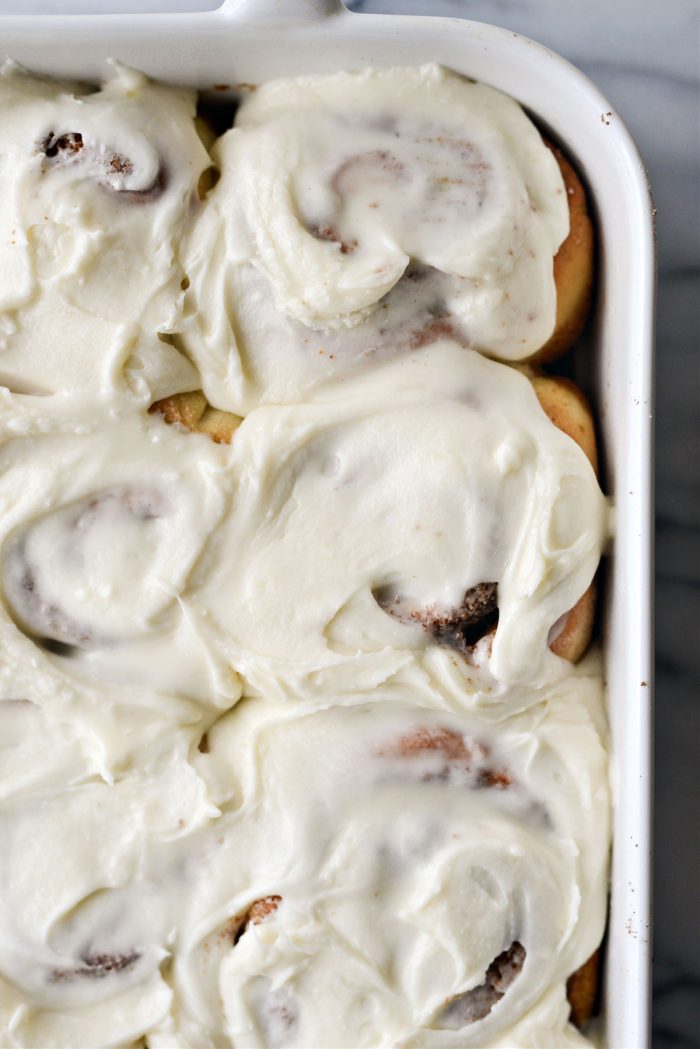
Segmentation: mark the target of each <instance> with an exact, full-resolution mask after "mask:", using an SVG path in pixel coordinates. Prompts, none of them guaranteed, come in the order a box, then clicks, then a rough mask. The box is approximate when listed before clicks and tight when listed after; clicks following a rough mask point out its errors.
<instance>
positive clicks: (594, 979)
mask: <svg viewBox="0 0 700 1049" xmlns="http://www.w3.org/2000/svg"><path fill="white" fill-rule="evenodd" d="M599 971H600V948H598V950H597V951H594V952H593V954H592V955H591V956H590V958H589V959H588V961H587V962H584V963H583V965H582V966H581V968H580V969H577V970H576V972H575V973H572V975H571V976H570V977H569V979H568V980H567V981H566V997H567V998H568V1000H569V1005H570V1006H571V1014H570V1020H571V1022H572V1024H574V1025H575V1026H576V1027H578V1029H579V1030H581V1029H582V1028H583V1027H585V1026H586V1024H587V1023H588V1021H589V1020H590V1018H591V1016H592V1015H593V1009H594V1007H595V1002H596V997H597V994H598V976H599Z"/></svg>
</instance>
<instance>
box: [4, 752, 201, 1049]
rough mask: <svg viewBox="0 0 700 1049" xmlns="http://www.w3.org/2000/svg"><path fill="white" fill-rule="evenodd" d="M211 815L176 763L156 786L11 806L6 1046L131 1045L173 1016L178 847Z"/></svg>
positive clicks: (52, 796) (104, 789) (148, 780)
mask: <svg viewBox="0 0 700 1049" xmlns="http://www.w3.org/2000/svg"><path fill="white" fill-rule="evenodd" d="M78 768H79V765H78V764H76V765H75V770H76V771H77V770H78ZM210 816H211V809H210V806H208V804H207V802H206V798H205V796H204V792H203V790H202V784H201V781H200V780H199V779H198V777H197V776H196V775H195V773H194V771H193V770H192V768H191V767H190V766H189V765H188V764H187V763H186V762H184V761H178V760H177V759H174V758H171V760H170V763H169V765H168V766H167V767H166V768H165V769H164V770H162V771H159V772H158V773H156V774H152V775H151V776H149V777H144V776H142V775H137V774H133V773H132V774H130V775H127V776H126V778H124V779H122V781H121V782H119V783H117V784H111V785H110V784H107V783H103V782H99V781H95V780H93V781H89V780H88V781H87V782H83V783H82V784H77V785H74V786H73V787H72V788H71V789H58V790H55V789H54V790H53V791H51V792H46V793H44V792H42V791H38V792H34V793H32V794H30V795H29V796H27V797H26V798H24V799H22V800H21V801H15V803H14V804H13V806H12V807H5V808H3V810H2V812H0V834H1V836H2V842H3V848H2V854H1V855H0V878H1V880H2V885H3V892H2V897H1V898H0V1025H2V1029H3V1030H4V1031H5V1041H6V1044H10V1045H13V1046H26V1047H35V1049H39V1047H44V1049H46V1047H65V1049H72V1047H74V1046H76V1045H100V1046H105V1047H107V1046H122V1045H128V1044H131V1043H132V1042H133V1041H135V1040H136V1039H138V1038H140V1037H141V1036H142V1035H144V1034H145V1033H146V1032H147V1031H148V1030H149V1029H150V1028H151V1027H153V1026H155V1025H156V1024H157V1023H158V1022H159V1021H160V1020H161V1019H162V1017H163V1016H165V1015H167V1013H168V1010H169V1008H170V1005H171V1001H172V992H171V989H170V987H169V986H168V983H167V981H166V980H165V979H164V977H163V975H162V974H161V966H162V965H163V962H164V961H165V959H166V958H167V956H168V953H169V951H168V944H169V941H171V939H172V933H171V930H172V929H173V927H174V922H175V915H176V911H177V908H176V906H175V899H176V895H174V894H176V893H177V888H178V886H179V885H180V884H181V882H182V873H181V865H180V864H178V862H177V848H178V842H179V840H180V839H184V838H186V837H187V836H188V835H192V834H193V833H194V832H195V831H196V830H197V829H198V828H199V827H201V826H202V825H203V824H205V823H206V821H207V819H208V818H209V817H210Z"/></svg>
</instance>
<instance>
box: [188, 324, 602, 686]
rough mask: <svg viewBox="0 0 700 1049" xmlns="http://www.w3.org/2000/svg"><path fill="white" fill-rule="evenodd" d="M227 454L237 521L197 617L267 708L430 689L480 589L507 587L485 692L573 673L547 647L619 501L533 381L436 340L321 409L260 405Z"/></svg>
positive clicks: (475, 657)
mask: <svg viewBox="0 0 700 1049" xmlns="http://www.w3.org/2000/svg"><path fill="white" fill-rule="evenodd" d="M232 453H233V462H234V463H235V468H236V471H237V473H238V478H239V480H238V487H237V491H236V496H235V506H234V510H233V512H232V513H231V514H230V515H229V516H228V518H227V520H226V521H225V522H224V523H223V525H222V527H221V529H220V530H219V532H218V533H217V535H216V537H215V540H214V544H213V548H212V557H211V559H210V564H211V571H210V572H209V574H208V578H207V579H206V581H205V582H204V583H203V586H202V589H201V592H199V593H197V594H196V595H195V602H196V603H197V604H198V605H199V606H200V607H204V608H206V609H207V610H208V611H209V612H210V613H211V614H212V616H213V618H214V621H215V622H216V624H217V625H218V626H219V628H220V631H221V635H222V647H223V650H224V651H226V652H227V653H228V655H229V658H231V660H232V661H233V662H234V664H235V666H236V668H237V669H238V670H239V672H240V673H241V674H242V675H243V676H244V677H245V679H246V681H248V682H249V684H250V685H253V686H255V687H256V688H257V689H258V690H259V691H260V692H261V693H262V694H269V690H270V688H271V687H272V682H277V683H278V687H279V688H280V690H281V693H282V694H295V693H300V694H304V693H305V692H307V691H308V690H309V689H318V690H320V691H321V692H323V691H324V690H327V689H329V688H330V689H331V690H333V689H335V690H338V691H344V692H345V691H352V690H353V689H354V688H363V687H366V685H367V684H369V683H370V682H371V683H373V684H375V685H376V684H379V683H381V682H382V681H385V680H387V679H389V678H391V677H392V676H393V675H395V674H397V673H399V672H400V671H405V672H406V673H409V672H411V667H412V668H413V671H414V673H413V674H412V677H411V680H412V681H420V680H423V681H426V670H427V667H426V666H425V660H426V658H427V659H428V660H431V659H432V658H433V657H434V652H433V649H434V647H435V646H434V632H431V629H430V625H431V621H434V620H435V619H436V617H440V616H448V617H449V616H450V614H454V613H456V610H458V609H459V607H460V605H461V604H462V601H463V599H464V595H465V592H467V591H469V590H470V589H471V588H473V587H475V586H477V585H478V584H481V583H496V584H498V597H497V600H498V608H499V619H498V628H497V630H496V634H495V637H494V640H493V646H492V652H491V654H490V657H487V654H486V653H476V654H474V653H472V662H474V661H476V662H481V663H484V664H485V670H486V672H487V677H483V675H482V677H481V687H483V686H484V684H485V683H486V682H487V683H488V685H489V687H494V685H495V684H497V683H499V684H501V685H503V684H519V683H527V684H536V683H538V682H541V681H544V680H546V679H548V678H549V679H551V677H552V676H553V675H556V674H559V673H561V672H562V666H563V661H562V660H560V659H559V658H558V657H556V656H554V655H553V654H552V653H551V652H549V651H548V649H547V637H548V634H549V631H550V629H551V627H552V626H553V625H554V624H555V623H556V622H557V620H558V619H559V617H560V616H562V615H563V614H564V613H565V612H567V611H568V610H569V609H571V608H572V607H573V606H574V604H575V603H576V601H577V600H578V599H579V597H580V596H581V595H582V593H583V592H584V591H585V590H586V588H587V587H588V585H589V583H590V581H591V579H592V578H593V575H594V573H595V570H596V567H597V564H598V560H599V557H600V552H601V547H602V544H603V542H604V540H605V536H606V531H607V506H606V502H605V499H604V498H603V495H602V493H601V492H600V489H599V487H598V483H597V481H596V478H595V475H594V473H593V470H592V468H591V466H590V463H589V462H588V460H587V459H586V457H585V455H584V454H583V452H582V451H581V450H580V448H579V447H578V446H577V445H576V444H575V443H574V442H573V441H572V440H571V439H570V438H569V437H567V436H566V435H565V434H563V433H562V432H561V431H560V430H558V429H557V428H556V427H555V426H554V425H553V424H552V423H551V422H550V421H549V420H548V419H547V417H546V416H545V414H544V412H543V411H542V408H541V407H540V405H539V403H538V401H537V398H536V396H535V394H534V391H533V389H532V386H531V385H530V383H529V382H528V380H527V379H526V378H525V377H524V376H522V375H520V374H518V373H517V372H516V371H514V370H513V369H511V368H508V367H506V366H504V365H502V364H496V363H494V362H492V361H489V360H487V359H485V358H484V357H482V356H481V355H479V354H477V353H475V352H473V351H465V350H463V349H462V348H460V347H458V346H456V345H454V344H452V343H446V342H443V343H436V344H435V345H434V346H431V347H427V348H425V349H424V350H422V351H420V352H417V353H414V354H411V355H410V356H408V357H402V358H398V359H396V360H395V361H392V362H390V363H389V364H387V365H386V366H385V367H384V368H382V369H376V370H372V371H371V372H370V373H369V374H367V375H364V376H362V377H358V378H357V379H356V380H355V381H353V382H349V381H346V382H344V383H342V384H338V386H336V387H333V388H330V389H328V390H327V391H326V393H325V394H324V395H323V396H321V395H319V396H317V397H316V399H315V400H314V401H313V402H311V403H307V404H303V405H297V406H290V407H288V408H284V407H270V408H259V409H256V410H255V411H253V412H251V413H250V414H249V415H248V416H247V417H246V419H245V420H244V422H243V424H242V425H241V427H240V428H239V429H238V431H237V433H236V438H235V441H234V444H233V449H232ZM233 551H245V556H244V557H239V556H235V555H233V556H232V552H233ZM280 580H284V585H279V581H280ZM386 595H388V597H387V596H386ZM392 611H396V612H397V613H398V614H393V615H392V614H390V613H391V612H392ZM457 618H458V617H457ZM421 623H423V624H424V625H421ZM468 648H469V646H465V650H466V649H468ZM480 656H481V657H482V658H479V657H480ZM455 658H456V657H455V656H454V654H453V653H451V652H448V651H444V650H443V662H444V661H448V662H454V660H455ZM459 662H460V663H461V664H462V665H464V661H463V660H462V659H461V658H460V659H459ZM421 668H422V669H421ZM426 687H428V688H429V687H430V685H429V684H426ZM474 687H475V686H474V685H472V686H471V687H468V690H469V691H474Z"/></svg>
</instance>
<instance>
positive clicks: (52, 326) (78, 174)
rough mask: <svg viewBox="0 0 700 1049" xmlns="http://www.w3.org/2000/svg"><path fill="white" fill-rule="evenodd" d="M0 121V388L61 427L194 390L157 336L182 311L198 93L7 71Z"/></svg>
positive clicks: (200, 166) (133, 81) (199, 167)
mask: <svg viewBox="0 0 700 1049" xmlns="http://www.w3.org/2000/svg"><path fill="white" fill-rule="evenodd" d="M0 113H1V114H2V116H0V124H1V125H2V135H0V141H1V142H2V143H3V145H2V146H0V159H1V160H2V163H1V164H0V187H1V188H2V197H3V205H2V209H1V211H0V233H1V234H2V235H1V236H0V262H1V263H2V271H3V274H4V279H3V287H2V290H1V291H0V385H2V386H6V387H8V388H9V389H10V390H11V391H13V392H15V393H19V394H30V395H34V396H43V397H45V398H48V397H52V406H53V407H54V409H55V410H57V411H62V412H63V414H65V413H66V412H67V410H68V408H69V407H72V410H78V411H79V410H82V411H84V412H86V413H89V412H91V411H93V410H94V400H95V398H96V397H101V398H102V399H110V400H112V401H113V402H114V401H115V400H119V399H120V398H123V397H125V396H127V397H128V396H129V395H132V394H133V393H136V394H137V395H139V396H143V397H148V396H149V395H150V397H151V399H153V398H154V397H158V396H162V395H163V394H164V393H166V392H171V391H174V392H177V391H180V390H186V389H188V388H189V389H191V388H192V385H193V384H196V372H195V371H194V369H193V367H192V365H191V364H190V363H189V362H188V361H186V359H185V358H184V357H183V356H182V354H181V353H180V352H179V351H178V350H177V349H176V348H175V347H173V346H172V345H169V344H168V343H167V342H163V341H161V340H159V339H158V333H159V332H167V331H170V330H171V329H172V327H173V326H174V325H175V323H176V320H177V318H178V316H179V313H180V310H181V305H182V294H183V293H182V290H181V282H182V281H183V278H184V276H185V274H184V270H183V266H182V261H181V253H180V241H181V238H182V235H183V233H184V230H185V227H186V225H187V224H188V222H189V221H190V220H191V217H192V208H193V205H194V202H195V200H196V199H197V193H196V190H197V183H198V180H199V177H200V175H201V173H202V172H203V171H204V170H205V168H206V167H207V166H208V165H209V157H208V155H207V153H206V151H205V149H204V147H203V145H202V143H201V141H200V138H199V136H198V134H197V132H196V130H195V125H194V117H195V95H194V92H192V91H187V90H181V89H177V88H171V87H167V86H165V85H160V84H154V83H152V82H150V81H148V80H147V78H146V77H144V76H142V75H141V74H139V73H136V72H134V71H132V70H127V69H125V68H124V67H121V66H118V65H117V66H115V67H114V71H113V77H112V79H111V80H110V81H109V82H108V83H106V84H105V85H103V86H102V88H101V89H100V90H97V91H93V92H86V90H85V89H84V88H83V89H82V90H81V89H79V88H76V87H75V86H72V85H68V84H59V83H54V82H51V81H49V80H44V79H38V78H34V77H31V76H29V75H28V74H26V73H24V72H23V71H22V70H20V69H18V68H17V67H14V66H8V67H6V68H5V69H4V71H3V74H2V76H0ZM193 380H194V383H193ZM41 410H42V411H44V410H47V408H46V406H42V409H41Z"/></svg>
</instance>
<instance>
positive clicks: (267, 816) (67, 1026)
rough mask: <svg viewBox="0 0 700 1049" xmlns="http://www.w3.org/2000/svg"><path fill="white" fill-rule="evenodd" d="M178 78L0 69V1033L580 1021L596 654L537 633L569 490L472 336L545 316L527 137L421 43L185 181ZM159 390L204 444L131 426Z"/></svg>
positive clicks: (555, 441) (566, 605) (498, 1030)
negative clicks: (167, 82)
mask: <svg viewBox="0 0 700 1049" xmlns="http://www.w3.org/2000/svg"><path fill="white" fill-rule="evenodd" d="M194 105H195V97H194V93H193V92H190V91H182V90H178V89H174V88H169V87H165V86H162V85H156V84H152V83H150V82H148V81H147V80H146V79H145V78H144V77H142V76H141V75H140V74H137V73H133V72H131V71H128V70H124V69H122V68H120V67H117V69H116V75H115V76H114V78H113V79H112V80H111V81H110V82H109V83H108V84H107V85H105V86H104V87H103V88H101V89H100V90H99V91H95V92H93V93H89V92H87V91H86V90H84V89H82V88H79V87H76V86H72V87H69V86H67V85H59V84H54V83H50V82H48V81H44V80H39V79H36V78H32V77H30V76H28V75H27V74H25V73H23V72H21V71H19V70H17V69H16V68H14V67H11V68H8V69H6V70H5V71H4V73H3V75H2V77H0V131H2V134H1V135H0V189H1V190H2V193H0V263H1V264H2V266H3V273H4V277H5V280H4V283H3V287H2V290H1V291H0V384H1V385H2V386H3V387H4V389H3V390H2V391H0V653H1V656H2V658H1V659H0V773H1V775H0V784H2V787H1V789H0V843H1V847H0V885H2V893H0V1030H2V1041H3V1044H6V1045H8V1046H13V1047H18V1049H19V1047H33V1049H48V1047H57V1049H58V1047H65V1049H68V1047H70V1049H74V1047H76V1046H84V1047H88V1046H91V1047H92V1046H98V1045H99V1046H103V1047H107V1046H114V1047H115V1049H116V1047H120V1046H121V1047H124V1046H129V1045H134V1044H135V1043H138V1044H141V1042H140V1041H139V1040H140V1039H145V1040H146V1044H147V1045H148V1046H149V1049H166V1047H167V1049H174V1047H181V1049H192V1047H194V1046H196V1047H197V1049H204V1047H209V1049H214V1047H220V1046H230V1047H233V1046H236V1047H240V1046H269V1047H270V1049H272V1047H274V1046H280V1047H282V1046H284V1047H290V1049H291V1047H294V1046H318V1047H321V1046H323V1047H328V1046H332V1045H348V1044H352V1045H358V1046H361V1045H362V1046H368V1047H369V1046H416V1047H418V1046H425V1047H428V1046H430V1047H433V1046H434V1047H436V1049H438V1047H442V1046H445V1047H449V1046H467V1045H469V1046H471V1045H477V1044H478V1045H489V1046H494V1047H497V1046H506V1045H509V1046H510V1045H514V1044H517V1045H519V1046H545V1045H552V1046H554V1045H556V1046H563V1045H570V1046H580V1045H584V1044H587V1043H586V1042H585V1040H584V1039H583V1038H582V1037H580V1036H579V1035H578V1034H577V1033H576V1032H575V1031H574V1029H573V1028H572V1027H571V1026H570V1025H569V1024H568V1023H567V1016H568V1009H567V1004H566V1000H565V981H566V979H567V977H568V975H569V974H570V973H572V972H573V971H574V970H575V969H576V968H577V967H578V966H580V964H581V963H582V962H584V961H585V960H586V958H587V957H588V956H589V955H590V954H591V952H592V951H593V950H594V948H595V947H596V945H597V944H598V943H599V941H600V937H601V935H602V930H603V924H604V912H605V871H606V861H607V847H608V833H609V828H608V822H609V821H608V791H607V763H606V754H605V743H606V739H605V720H604V716H603V709H602V696H601V675H600V668H599V666H598V663H597V660H596V659H595V657H589V658H588V659H587V660H586V661H585V662H584V664H582V665H581V666H580V667H578V668H576V669H574V668H572V667H571V666H570V665H569V664H567V663H565V662H564V661H563V660H560V659H558V658H557V657H556V656H554V655H553V654H552V653H551V652H550V651H549V649H548V647H547V643H548V638H549V633H550V630H551V628H552V627H553V626H554V624H555V623H557V622H558V621H559V620H560V618H561V616H562V615H564V614H565V613H566V612H567V611H568V610H569V609H570V608H571V607H572V606H573V605H574V604H575V603H576V601H577V600H578V598H579V597H580V596H581V595H582V594H583V592H584V591H585V590H586V588H587V587H588V585H589V583H590V581H591V579H592V577H593V575H594V572H595V569H596V566H597V563H598V559H599V556H600V553H601V548H602V545H603V543H604V541H605V538H606V534H607V505H606V502H605V499H604V497H603V495H602V493H601V491H600V488H599V486H598V483H597V481H596V478H595V476H594V473H593V470H592V468H591V466H590V464H589V463H588V461H587V459H586V458H585V456H584V454H583V453H582V452H581V450H580V449H579V448H578V446H577V445H576V444H574V442H573V441H571V440H570V439H569V438H568V437H566V436H565V435H564V434H563V433H562V432H561V431H559V430H558V429H556V427H554V426H553V425H552V424H551V423H550V422H549V420H548V419H547V418H546V416H545V415H544V413H543V411H542V409H541V408H540V406H539V404H538V402H537V399H536V396H535V394H534V391H533V389H532V386H531V384H530V383H529V382H528V380H527V379H526V378H525V376H523V375H521V374H519V373H518V372H517V371H516V370H514V369H512V368H510V367H507V366H506V365H504V364H497V363H494V362H493V361H490V360H488V359H486V357H484V356H482V355H480V354H479V353H478V352H475V350H483V351H485V352H486V353H488V354H493V355H502V356H504V357H507V358H517V357H520V356H524V355H527V354H529V353H530V352H531V351H532V350H533V349H535V348H537V345H539V344H540V343H541V342H542V341H544V339H546V337H547V335H548V334H549V331H550V330H551V326H552V323H553V316H554V314H553V310H554V298H553V296H554V289H553V283H552V273H551V268H552V257H553V255H554V253H555V251H556V250H557V247H558V245H559V243H560V242H561V240H562V238H563V237H564V235H565V233H566V205H565V201H564V198H563V187H562V185H561V179H560V177H559V175H558V172H557V169H556V165H555V163H554V161H553V160H552V158H551V156H550V154H549V153H548V151H547V150H546V148H545V147H544V146H543V145H542V142H541V140H540V138H539V135H538V133H537V132H536V130H535V129H534V127H533V126H532V125H531V124H530V122H529V121H528V120H527V118H526V117H525V116H524V114H523V113H522V112H521V110H520V109H519V108H518V107H517V105H516V104H515V103H514V102H513V101H512V100H510V99H507V98H505V97H504V96H502V95H500V94H499V93H497V92H495V91H493V90H492V89H490V88H486V87H484V86H481V85H475V84H470V83H468V82H467V81H465V80H463V79H461V78H459V77H457V76H456V75H455V74H451V73H449V72H447V71H445V70H441V69H438V68H437V67H435V66H426V67H422V68H420V69H403V70H387V71H382V72H379V71H374V72H368V73H363V74H359V75H351V74H341V75H339V76H337V77H329V78H319V77H310V78H301V79H299V80H297V81H283V82H282V81H281V82H276V83H272V84H269V85H266V86H264V87H262V88H260V89H259V90H258V91H256V92H255V93H254V94H253V96H252V97H251V98H250V99H249V100H248V101H246V103H245V104H244V105H243V106H242V107H241V109H240V110H239V112H238V114H237V118H236V127H235V128H234V130H233V131H232V132H230V133H229V134H227V135H225V136H224V137H223V139H222V140H221V142H220V143H219V146H218V147H217V149H216V150H215V157H216V161H217V163H218V164H219V166H220V168H221V180H220V183H219V186H218V187H216V188H215V189H214V191H213V192H212V193H211V194H210V196H209V198H208V199H207V201H206V202H204V203H203V204H202V203H200V202H199V201H198V192H197V188H198V180H199V178H200V175H201V173H202V172H203V170H204V169H205V168H206V167H207V165H208V164H209V157H208V155H207V153H206V150H205V149H204V147H203V145H202V143H201V141H200V138H199V135H198V133H197V131H196V130H195V124H194V113H195V109H194ZM487 176H488V177H487ZM185 242H186V243H185ZM188 280H191V288H190V290H189V291H186V288H187V282H188ZM530 314H531V316H530ZM159 333H160V335H161V336H164V337H161V338H159V337H158V335H159ZM319 340H322V342H319ZM183 346H185V347H187V348H188V349H189V350H190V351H191V353H192V356H193V359H194V361H195V363H196V364H197V366H198V367H199V369H200V372H199V374H198V372H197V370H196V368H195V367H194V365H193V364H192V363H191V362H190V361H189V360H187V359H186V358H185V357H184V356H183V354H182V352H181V347H183ZM321 351H323V352H321ZM200 386H203V387H204V389H205V390H206V391H207V393H208V394H209V397H210V400H211V401H212V403H214V404H216V405H219V406H221V407H230V408H233V409H235V410H236V411H239V412H240V413H241V414H246V418H245V419H244V420H243V422H242V423H241V425H240V426H239V427H238V429H237V431H236V433H235V437H234V440H233V444H232V445H231V447H227V446H217V445H215V444H213V443H212V442H211V441H210V440H209V439H208V438H207V437H205V436H201V435H194V434H189V433H185V432H183V431H182V429H180V428H178V427H173V426H166V425H165V424H164V423H163V421H162V420H161V419H160V418H158V417H156V416H151V415H148V414H147V412H146V408H147V406H148V405H149V404H150V403H151V401H152V400H153V399H155V398H157V397H159V396H164V395H166V394H172V393H175V392H177V391H188V390H194V389H197V388H199V387H200ZM496 620H497V625H496ZM494 626H495V633H494V632H493V628H494ZM242 695H243V696H244V697H245V698H244V699H243V701H242V702H241V703H240V704H239V703H238V701H239V699H240V698H241V696H242ZM237 704H238V705H237ZM234 707H235V709H233V710H231V709H230V708H234ZM222 712H223V713H222Z"/></svg>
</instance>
